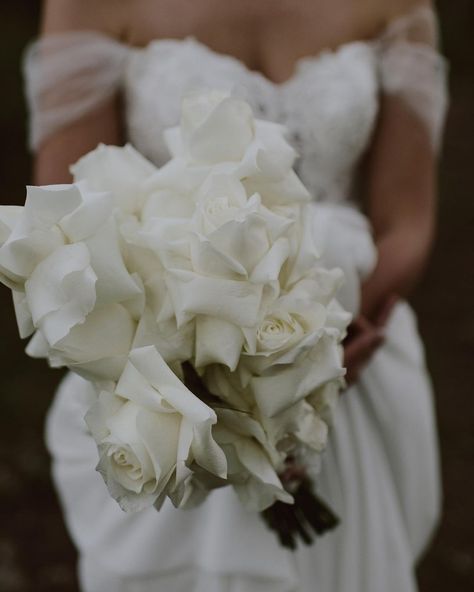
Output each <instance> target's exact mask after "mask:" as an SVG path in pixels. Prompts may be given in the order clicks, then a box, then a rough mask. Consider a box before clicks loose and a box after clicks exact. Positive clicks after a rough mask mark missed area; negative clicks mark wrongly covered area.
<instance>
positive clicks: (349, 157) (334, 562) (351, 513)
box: [26, 9, 446, 592]
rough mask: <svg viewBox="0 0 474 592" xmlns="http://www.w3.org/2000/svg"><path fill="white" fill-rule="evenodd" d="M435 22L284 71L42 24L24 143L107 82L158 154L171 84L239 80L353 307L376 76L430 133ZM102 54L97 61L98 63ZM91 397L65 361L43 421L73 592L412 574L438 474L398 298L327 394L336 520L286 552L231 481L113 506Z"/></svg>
mask: <svg viewBox="0 0 474 592" xmlns="http://www.w3.org/2000/svg"><path fill="white" fill-rule="evenodd" d="M434 24H435V21H434V16H433V14H432V12H431V11H429V10H428V9H421V10H417V11H415V12H414V13H412V14H411V15H409V16H407V17H406V18H405V19H400V20H399V21H397V22H395V23H393V25H392V27H390V28H389V29H388V30H387V31H386V33H385V34H384V35H383V36H382V37H381V38H380V39H377V40H375V41H373V42H355V43H349V44H347V45H344V46H343V47H342V48H340V49H339V50H337V51H331V52H324V53H322V54H321V55H319V56H316V57H309V58H307V59H304V60H301V61H300V62H299V63H298V66H297V69H296V71H295V73H294V75H293V76H292V77H291V78H290V80H288V81H287V82H286V83H283V84H274V83H272V82H270V81H269V80H267V79H266V78H265V77H263V76H262V75H261V74H259V73H256V72H252V71H249V70H248V69H247V68H246V67H245V66H244V65H243V64H242V63H241V62H239V61H238V60H236V59H235V58H232V57H230V56H224V55H222V54H218V53H215V52H213V51H211V50H209V49H208V48H206V47H205V46H203V45H202V44H200V43H199V42H197V41H196V40H194V39H187V40H184V41H178V40H160V41H156V42H153V43H151V44H150V45H149V46H148V47H147V48H145V49H131V48H128V47H126V46H124V45H122V44H119V43H116V42H113V41H111V40H108V39H106V38H104V37H103V36H100V35H98V34H96V33H74V34H68V35H66V36H65V35H60V36H56V37H53V38H50V39H48V40H46V41H41V42H40V44H39V45H37V46H35V47H34V48H33V49H32V50H30V53H29V57H28V60H27V69H26V72H27V84H28V93H29V98H30V104H31V108H32V130H33V135H32V144H33V146H38V145H39V144H40V143H41V142H42V141H43V140H44V139H45V138H46V137H48V136H49V135H51V134H52V133H55V132H56V131H57V130H59V129H60V128H61V127H63V126H64V125H67V123H68V122H71V121H74V120H76V119H78V118H80V117H81V116H83V115H84V114H85V113H87V112H88V111H90V110H91V109H93V108H95V107H97V106H98V105H99V104H100V103H101V102H102V101H104V100H105V97H109V96H111V94H112V93H113V92H115V91H116V90H117V88H120V89H121V90H122V91H123V92H124V94H125V98H126V126H127V130H128V136H129V138H130V140H131V141H132V142H133V144H134V145H135V146H136V147H137V148H138V149H139V150H140V151H142V152H143V153H144V154H145V155H147V156H148V157H149V158H151V159H152V160H154V161H155V162H156V163H157V164H161V163H163V162H165V161H166V160H167V158H168V155H167V153H166V148H165V145H164V142H163V137H162V133H163V130H164V128H165V127H167V126H169V125H175V124H176V122H177V117H178V114H179V101H180V97H181V95H182V93H183V92H185V91H186V89H188V88H192V87H195V86H203V85H205V86H217V87H220V88H222V87H224V88H229V87H231V88H233V89H234V90H237V92H241V93H245V95H246V97H247V99H248V100H249V101H250V102H251V104H252V105H253V107H254V109H256V111H257V113H258V115H259V116H260V117H263V118H268V119H273V120H276V121H280V122H282V123H285V124H286V125H287V126H288V128H289V131H290V134H291V138H290V139H291V140H292V141H293V142H294V144H295V146H296V147H297V149H298V151H299V152H300V155H301V158H300V160H299V163H298V167H299V169H298V170H299V173H300V175H301V177H302V179H303V181H304V182H305V183H306V185H307V186H308V187H309V188H310V189H311V191H312V192H313V194H314V196H315V199H319V200H321V201H325V202H326V204H327V205H325V206H324V207H325V208H327V210H326V212H327V214H328V216H333V217H334V222H333V223H331V225H329V224H328V226H327V228H331V229H332V233H331V234H330V236H329V238H330V239H331V240H330V249H329V253H328V256H327V257H328V263H331V264H337V265H339V266H341V267H342V268H343V269H344V270H345V272H346V276H347V283H346V286H345V288H344V292H343V300H344V304H345V305H346V306H348V307H349V308H350V309H351V310H353V311H354V312H355V311H356V310H357V308H358V305H359V285H360V281H361V279H362V278H363V277H365V276H366V275H367V273H369V272H370V270H371V269H372V267H373V265H374V263H375V256H376V254H375V249H374V246H373V243H372V239H371V233H370V227H369V225H368V223H367V221H366V219H365V218H364V217H363V216H362V215H361V214H360V213H359V212H358V211H357V210H356V207H355V204H354V203H353V197H354V194H353V180H354V177H355V172H356V169H357V164H358V161H359V159H360V157H361V155H362V154H363V152H364V151H365V149H366V148H367V146H368V143H369V142H370V138H371V134H372V132H373V129H374V126H375V121H376V118H377V112H378V106H379V93H380V92H381V91H382V92H391V93H396V94H398V95H399V96H400V97H401V98H402V99H403V100H405V101H406V104H407V105H408V106H409V107H410V108H411V109H413V110H414V112H415V113H416V114H418V115H419V117H420V122H422V123H423V124H424V125H425V126H426V129H427V130H429V132H430V134H431V135H432V138H433V144H434V145H436V143H437V141H438V139H439V135H440V130H441V127H442V121H443V115H444V111H445V106H446V89H445V85H444V70H445V66H444V61H443V59H442V58H441V56H440V55H439V54H438V53H437V52H436V49H435V46H434V45H433V43H434V41H433V39H434V37H433V31H434ZM430 31H431V33H430ZM58 48H60V51H59V53H58V51H56V50H57V49H58ZM69 51H71V52H72V53H68V52H69ZM68 56H69V58H70V59H69V62H68ZM71 56H75V57H74V59H72V57H71ZM407 56H411V58H410V59H409V58H408V57H407ZM54 60H58V61H57V62H56V63H55V65H54ZM71 60H72V61H71ZM59 62H62V63H61V64H59ZM102 63H106V64H108V65H107V69H106V70H107V76H106V77H105V78H101V76H100V68H101V64H102ZM48 64H53V65H51V70H49V75H50V76H49V77H47V76H46V75H45V74H44V73H45V72H48V67H49V66H48ZM65 64H66V67H64V65H65ZM59 66H61V67H60V68H59V70H60V71H61V72H62V73H63V75H62V76H60V75H59V74H58V71H57V70H55V68H56V67H59ZM68 66H69V67H68ZM42 72H43V75H42V74H41V73H42ZM421 73H423V75H422V74H421ZM55 81H56V82H55ZM74 81H75V82H74ZM77 81H81V82H80V83H79V82H77ZM76 83H77V84H79V87H78V88H79V91H77V92H74V88H75V87H74V84H76ZM71 84H72V85H73V86H72V87H71V86H70V85H71ZM98 87H100V89H101V90H100V93H97V92H96V90H97V88H98ZM71 89H72V91H71ZM68 110H69V118H67V117H66V113H67V111H68ZM337 204H339V205H337ZM338 225H339V227H340V228H344V229H345V230H344V232H342V231H341V232H338V231H337V228H338ZM91 396H92V394H91V393H90V392H89V390H88V386H87V384H86V383H85V382H83V381H82V380H81V379H80V378H78V377H77V376H74V375H68V376H67V377H66V379H65V380H64V382H63V383H62V385H61V387H60V389H59V391H58V393H57V396H56V398H55V401H54V404H53V406H52V408H51V411H50V413H49V417H48V423H47V441H48V446H49V450H50V451H51V454H52V458H53V473H54V478H55V482H56V484H57V487H58V490H59V494H60V499H61V502H62V504H63V507H64V515H65V519H66V522H67V525H68V527H69V530H70V533H71V536H72V538H73V540H74V542H75V543H76V545H77V546H78V549H79V551H80V578H81V585H82V589H83V590H84V591H85V592H111V591H113V592H145V591H146V592H148V591H149V592H381V591H382V590H383V591H384V592H412V591H414V590H415V589H416V584H415V581H414V576H413V566H414V563H415V561H416V559H417V558H418V557H419V555H420V553H421V552H422V551H423V549H424V548H425V546H426V544H427V543H428V541H429V539H430V536H431V533H432V531H433V528H434V526H435V524H436V521H437V518H438V513H439V505H440V486H439V473H438V453H437V440H436V430H435V420H434V415H433V402H432V390H431V385H430V380H429V376H428V373H427V370H426V366H425V360H424V354H423V347H422V344H421V342H420V338H419V335H418V332H417V327H416V320H415V318H414V316H413V313H412V311H411V309H410V307H409V306H408V304H407V303H405V302H402V303H400V304H398V305H397V307H396V309H395V311H394V313H393V316H392V318H391V319H390V322H389V325H388V327H387V339H386V343H385V344H384V345H383V347H381V348H380V349H379V351H378V352H377V353H376V355H375V356H374V358H373V359H372V361H371V363H370V365H369V366H368V367H367V369H366V370H365V371H364V373H363V375H362V377H361V379H360V380H359V382H358V383H357V385H355V386H353V387H351V388H350V389H349V390H348V391H347V392H346V393H345V394H344V395H343V396H342V397H341V401H340V405H339V408H338V410H337V413H336V418H335V425H334V428H333V430H332V434H331V437H330V443H329V448H328V450H327V453H326V454H325V456H324V461H323V469H322V473H321V476H320V480H319V483H318V489H319V491H320V493H321V494H322V495H323V496H324V497H325V498H326V499H327V500H328V501H330V503H331V505H332V506H333V507H334V509H335V510H336V512H337V513H338V514H339V515H340V517H341V521H342V522H341V526H340V527H339V528H338V529H337V530H336V531H335V532H333V533H330V534H328V535H326V536H324V537H323V538H322V539H320V540H318V541H317V543H316V544H315V545H314V546H313V547H309V548H306V547H301V548H299V549H298V550H297V552H296V553H291V552H289V551H286V550H284V549H283V548H281V547H280V546H279V545H278V543H277V541H276V538H275V536H274V535H273V533H271V532H270V531H269V530H267V528H266V527H265V525H264V524H263V522H262V521H261V519H260V518H259V517H258V516H256V515H254V514H251V513H248V512H246V511H245V510H244V509H243V508H242V507H241V506H240V504H239V502H238V500H237V498H236V497H235V496H234V494H233V493H232V491H231V490H230V489H222V490H219V491H216V492H214V493H212V494H211V495H210V497H209V499H208V500H207V501H206V502H205V503H204V505H203V506H201V507H199V508H196V509H194V510H190V511H178V510H175V509H174V508H173V507H172V506H171V505H170V504H165V506H164V507H163V509H162V510H161V511H160V512H159V513H157V512H155V511H154V510H147V511H144V512H142V513H139V514H133V515H130V514H128V515H127V514H124V513H122V512H121V510H120V509H119V507H118V506H117V505H116V503H115V502H114V501H113V500H112V499H111V498H110V497H109V495H108V492H107V489H106V487H105V484H104V483H103V481H102V478H101V477H100V476H99V475H98V474H97V473H95V472H94V467H95V465H96V464H97V460H98V459H97V450H96V447H95V444H94V442H93V440H92V438H91V437H90V435H89V434H88V433H87V431H86V426H85V423H84V422H83V415H84V413H85V410H86V408H87V403H88V400H89V399H90V397H91Z"/></svg>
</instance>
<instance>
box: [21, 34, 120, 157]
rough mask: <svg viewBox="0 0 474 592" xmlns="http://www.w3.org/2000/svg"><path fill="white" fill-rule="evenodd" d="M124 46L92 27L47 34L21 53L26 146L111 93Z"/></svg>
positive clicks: (117, 79)
mask: <svg viewBox="0 0 474 592" xmlns="http://www.w3.org/2000/svg"><path fill="white" fill-rule="evenodd" d="M128 53H129V52H128V49H127V47H126V46H124V45H122V44H121V43H118V42H116V41H114V40H113V39H111V38H108V37H106V36H105V35H98V34H97V33H94V32H93V31H74V32H69V33H64V34H57V35H50V36H48V37H45V38H43V39H41V40H40V41H37V42H36V43H33V44H31V45H30V46H29V47H28V49H27V50H26V53H25V59H24V77H25V83H26V96H27V100H28V105H29V109H30V140H29V143H30V147H31V148H32V149H33V150H36V149H37V148H38V146H39V145H40V143H41V142H42V141H43V140H44V139H45V138H48V137H49V136H51V135H52V134H54V133H55V132H56V131H57V130H60V129H61V128H63V127H65V126H67V125H68V124H70V123H73V122H75V121H78V120H80V119H81V118H82V117H83V116H84V115H87V114H88V113H90V112H92V111H94V110H95V109H96V108H97V107H98V106H100V105H101V104H102V103H103V102H104V101H106V100H107V99H108V98H110V97H111V96H112V95H114V94H115V93H116V92H117V90H118V88H119V86H120V84H121V79H122V76H123V70H124V67H125V62H126V60H127V57H128Z"/></svg>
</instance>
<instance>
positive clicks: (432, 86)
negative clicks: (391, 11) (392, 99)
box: [379, 6, 448, 148]
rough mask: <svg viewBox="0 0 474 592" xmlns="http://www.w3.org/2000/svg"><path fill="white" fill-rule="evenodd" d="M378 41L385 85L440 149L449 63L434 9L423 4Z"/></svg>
mask: <svg viewBox="0 0 474 592" xmlns="http://www.w3.org/2000/svg"><path fill="white" fill-rule="evenodd" d="M379 42H380V47H381V51H380V73H381V85H382V88H383V89H384V91H385V92H386V93H388V94H392V95H398V96H400V97H401V98H402V99H403V100H404V101H405V103H406V104H407V105H408V106H409V107H410V108H411V109H412V110H413V112H414V113H416V115H417V116H418V117H419V118H420V119H421V120H422V121H423V122H424V123H425V125H426V126H427V128H428V129H429V131H430V134H431V138H432V142H433V145H434V146H435V147H436V148H438V147H439V144H440V140H441V135H442V131H443V122H444V119H445V115H446V109H447V105H448V93H447V85H446V78H447V70H448V66H447V62H446V60H445V59H444V58H443V56H442V55H441V54H440V53H439V52H438V51H437V47H438V45H439V32H438V22H437V19H436V16H435V14H434V12H433V10H432V9H431V8H429V7H426V6H422V7H421V8H418V9H416V10H415V11H413V12H412V13H410V14H409V15H406V16H404V17H402V18H400V19H397V20H396V21H395V22H393V23H392V24H391V25H390V26H389V27H388V28H387V30H386V31H385V32H384V34H383V35H382V36H381V38H380V40H379Z"/></svg>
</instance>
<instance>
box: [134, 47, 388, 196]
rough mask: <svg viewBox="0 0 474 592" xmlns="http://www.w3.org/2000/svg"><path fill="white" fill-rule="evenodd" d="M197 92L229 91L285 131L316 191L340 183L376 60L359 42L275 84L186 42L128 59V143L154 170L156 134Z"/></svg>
mask: <svg viewBox="0 0 474 592" xmlns="http://www.w3.org/2000/svg"><path fill="white" fill-rule="evenodd" d="M203 87H211V88H219V89H223V90H230V91H232V92H233V93H235V94H238V95H240V96H243V97H244V98H246V99H247V100H248V102H249V103H250V105H251V106H252V108H253V109H254V112H255V113H256V115H257V117H260V118H262V119H268V120H272V121H277V122H280V123H283V124H285V125H286V126H287V128H288V130H289V134H290V141H291V142H293V144H294V145H295V147H296V149H297V150H298V152H299V153H300V156H301V159H300V163H299V167H300V171H299V172H300V174H301V176H302V177H303V181H305V182H306V183H307V184H308V185H309V186H310V188H311V189H313V191H316V192H317V190H319V189H320V188H324V190H325V191H327V190H329V189H330V187H329V186H331V185H334V183H336V184H337V182H342V181H343V180H344V181H345V180H347V179H346V178H347V177H348V176H349V175H350V174H351V172H352V168H353V167H354V165H355V163H356V162H357V160H358V159H359V157H360V155H361V153H362V152H363V151H364V149H365V148H366V146H367V143H368V141H369V138H370V136H371V133H372V130H373V126H374V122H375V119H376V115H377V109H378V75H377V61H376V54H375V49H374V47H373V46H372V45H371V44H368V43H366V42H355V43H350V44H347V45H345V46H343V47H342V48H341V49H339V50H337V51H328V52H323V53H322V54H320V55H319V56H317V57H309V58H303V59H301V60H299V61H298V62H297V64H296V69H295V71H294V73H293V75H292V76H291V78H290V79H289V80H288V81H287V82H285V83H282V84H275V83H273V82H271V81H270V80H268V79H267V78H265V77H264V76H263V75H262V74H260V73H258V72H255V71H252V70H250V69H248V68H247V67H246V66H245V65H244V64H243V63H242V62H240V61H239V60H237V59H235V58H233V57H230V56H226V55H223V54H218V53H215V52H213V51H211V50H209V49H208V48H207V47H206V46H204V45H202V44H200V43H199V42H197V41H196V40H194V39H193V38H188V39H186V40H184V41H177V40H160V41H158V42H155V43H152V44H151V45H150V46H149V47H148V48H147V49H145V50H139V51H137V52H135V53H133V54H132V55H131V56H130V60H129V64H128V67H127V69H126V74H125V94H126V104H127V129H128V134H129V137H130V139H131V141H132V142H133V143H134V144H135V145H137V147H138V148H139V149H140V150H141V151H142V152H144V153H145V154H146V155H147V156H148V157H149V158H151V159H152V160H153V161H155V162H156V163H157V164H162V163H164V162H166V160H167V159H168V153H167V150H166V147H165V145H164V142H163V131H164V129H165V128H167V127H169V126H173V125H176V124H177V122H178V117H179V112H180V101H181V97H182V96H183V94H184V93H186V92H187V91H189V90H192V89H196V88H203ZM316 177H317V181H316Z"/></svg>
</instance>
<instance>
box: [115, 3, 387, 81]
mask: <svg viewBox="0 0 474 592" xmlns="http://www.w3.org/2000/svg"><path fill="white" fill-rule="evenodd" d="M175 1H176V0H175ZM367 2H370V0H367ZM248 3H249V2H248V0H242V2H240V3H238V4H234V3H222V2H220V1H219V2H217V0H198V1H196V2H193V3H192V2H190V1H189V0H177V2H176V3H175V4H173V3H171V0H160V1H159V2H153V0H140V1H139V3H138V6H136V10H135V11H134V13H133V14H131V15H130V19H129V29H128V31H127V33H126V34H125V37H126V41H127V42H129V43H130V44H131V45H135V46H146V45H148V44H149V43H150V42H151V41H154V40H157V39H169V38H174V39H185V38H186V37H194V38H195V39H197V40H198V41H199V42H200V43H202V44H203V45H206V46H208V47H209V48H210V49H211V50H212V51H214V52H216V53H218V54H223V55H230V56H233V57H235V58H236V59H238V60H239V61H241V62H242V63H243V64H244V65H245V66H247V67H248V68H249V69H251V70H257V71H260V72H262V74H264V75H265V76H266V77H268V78H269V79H271V80H273V81H274V82H276V83H281V82H284V81H285V80H288V79H289V78H291V76H292V74H293V72H294V70H295V67H296V64H297V63H298V61H300V60H301V59H302V58H304V57H307V56H315V55H318V54H320V53H321V52H323V51H325V50H336V49H337V48H339V47H341V46H343V45H346V44H349V43H352V42H354V41H363V40H368V39H372V38H374V37H375V36H376V34H377V33H378V32H379V30H380V28H381V19H380V18H379V17H378V16H377V14H376V13H375V12H374V11H373V10H372V11H370V10H362V9H361V6H362V5H364V4H366V3H365V2H363V3H358V2H352V1H350V0H331V2H329V0H319V1H317V0H314V2H306V1H305V2H303V0H291V1H290V0H263V1H262V2H259V3H257V5H258V8H257V7H255V3H254V5H253V7H249V6H247V4H248ZM152 7H154V8H155V9H154V10H152ZM272 7H273V9H272ZM344 7H346V8H347V10H343V8H344ZM198 9H200V10H198ZM161 17H163V18H161Z"/></svg>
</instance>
